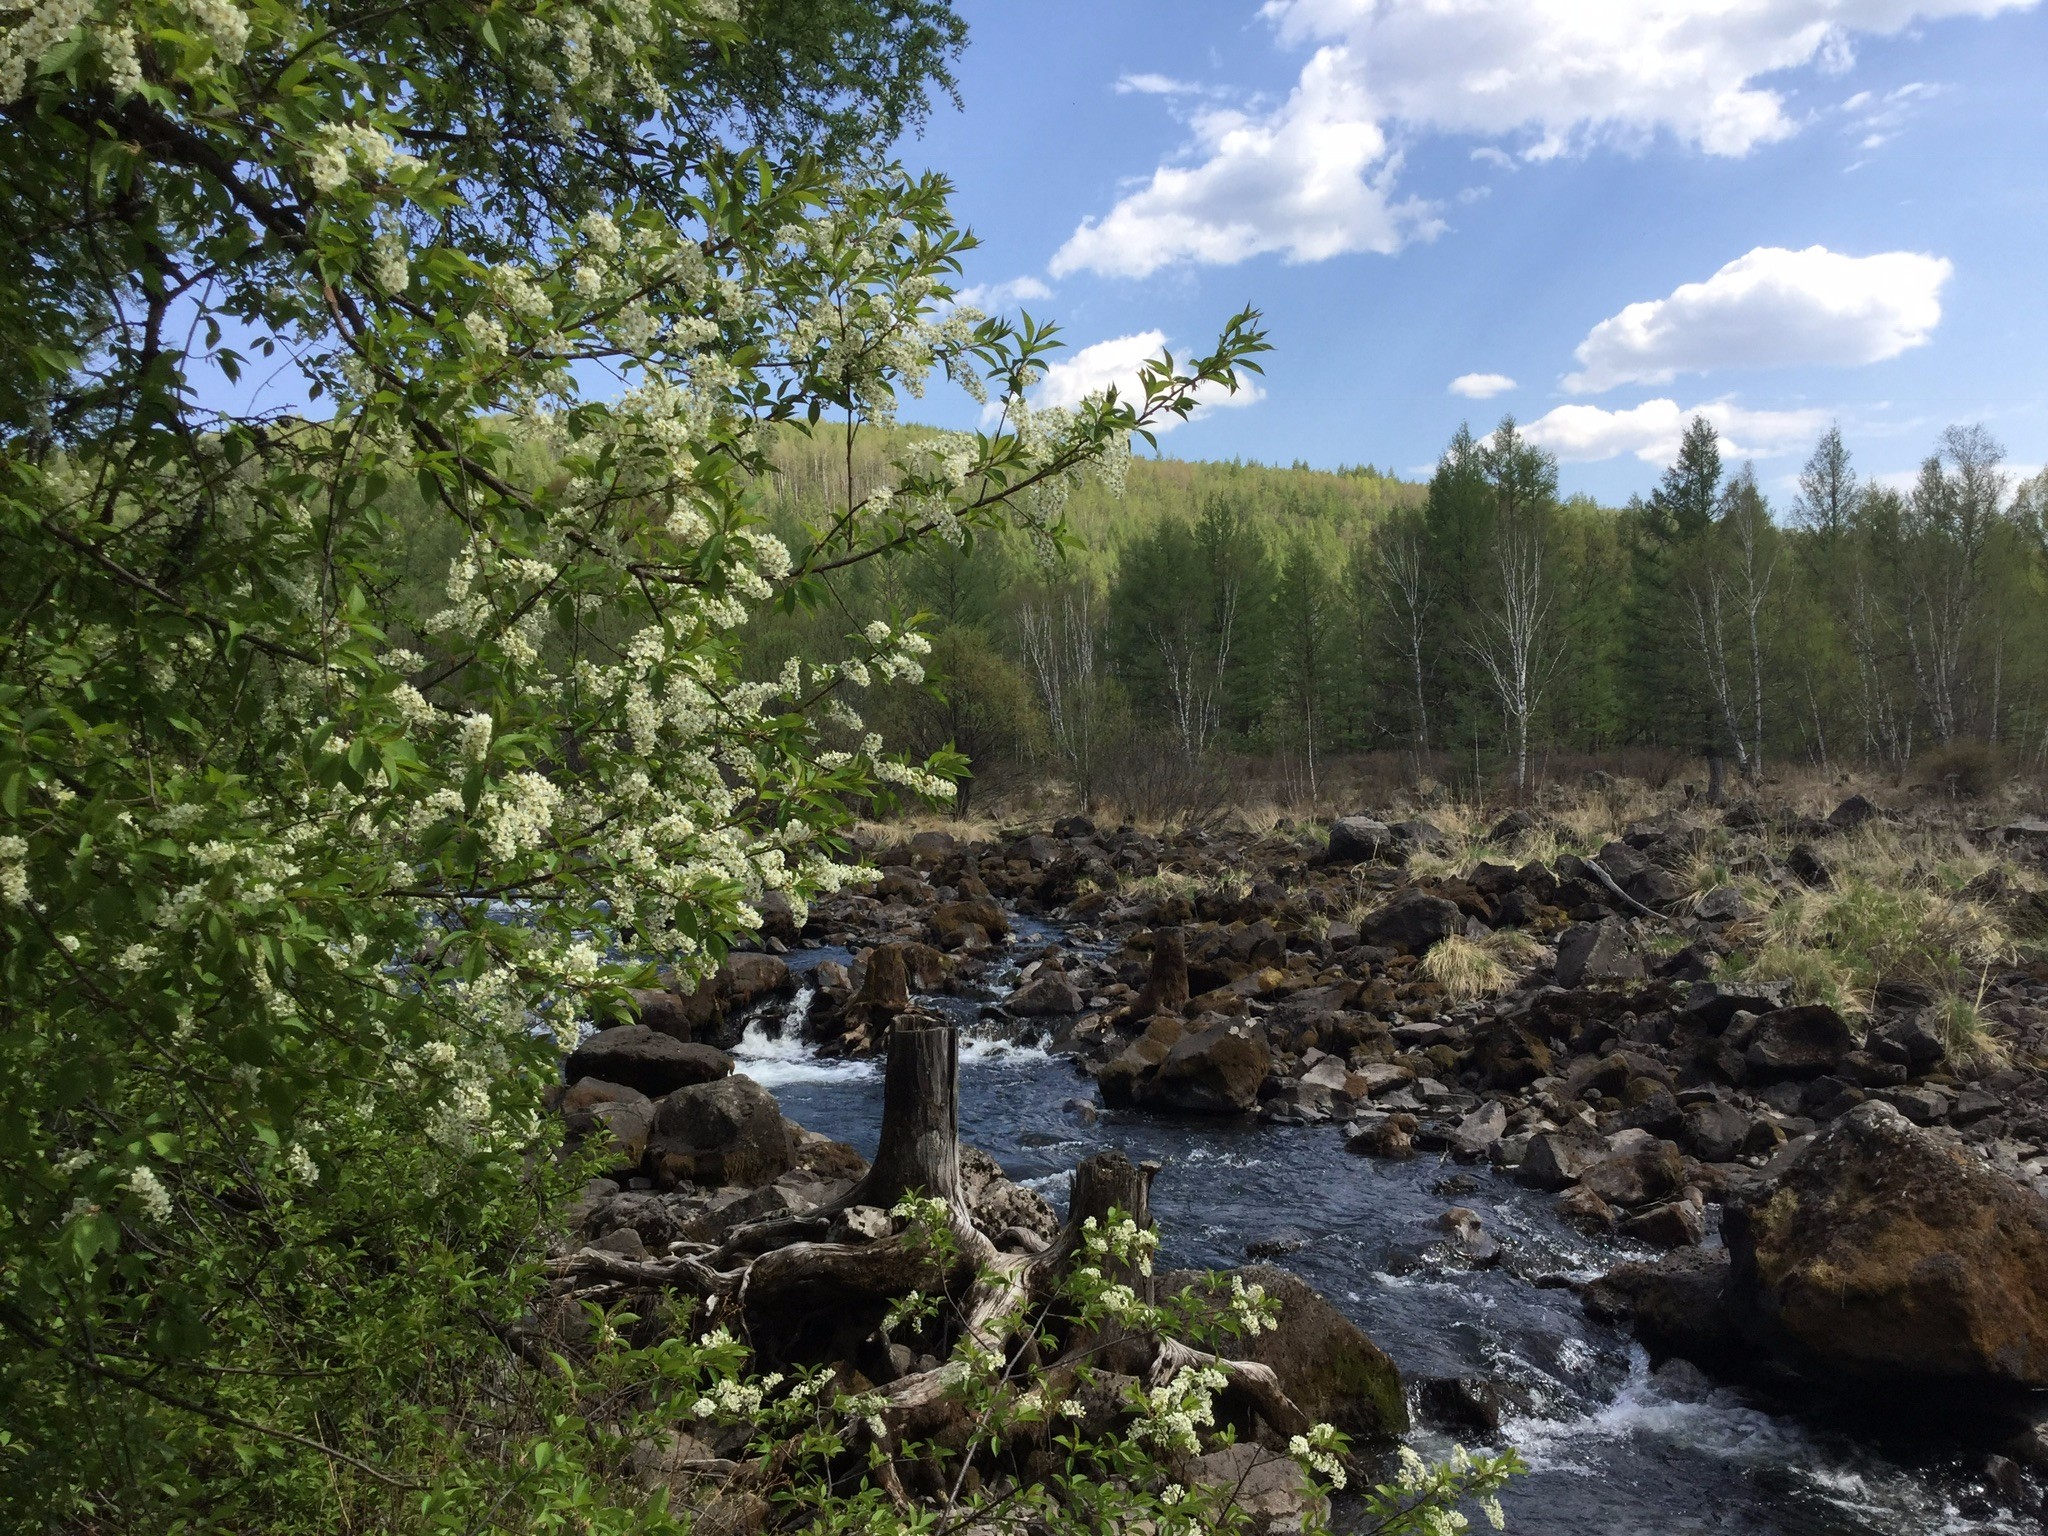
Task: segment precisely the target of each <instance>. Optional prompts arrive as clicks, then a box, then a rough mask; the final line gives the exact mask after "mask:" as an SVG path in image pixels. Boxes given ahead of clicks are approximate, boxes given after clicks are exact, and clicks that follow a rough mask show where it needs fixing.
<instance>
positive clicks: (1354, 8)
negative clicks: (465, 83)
mask: <svg viewBox="0 0 2048 1536" xmlns="http://www.w3.org/2000/svg"><path fill="white" fill-rule="evenodd" d="M962 9H963V11H964V12H965V13H966V14H967V16H968V17H969V20H970V24H971V26H972V28H973V34H972V41H971V43H970V45H969V49H968V52H967V55H966V58H965V60H964V61H963V67H962V69H961V71H960V78H961V90H962V95H963V97H964V99H965V108H964V110H963V111H960V112H952V111H950V110H947V109H941V110H939V111H938V112H937V113H936V114H935V115H934V118H933V120H932V122H931V124H930V125H929V127H928V128H927V130H926V131H925V133H924V134H923V136H922V137H921V138H918V139H914V140H908V141H906V142H905V143H904V144H903V145H902V146H901V149H900V152H901V154H902V155H903V157H904V158H905V160H906V161H907V162H909V163H910V164H912V165H916V166H931V167H934V168H936V169H940V170H943V171H945V172H947V173H948V174H949V175H950V176H952V177H953V178H954V180H955V182H956V183H957V186H958V199H957V208H958V211H959V213H960V215H961V216H962V217H963V218H964V219H965V220H966V221H967V222H968V223H970V224H971V225H972V226H973V227H974V229H975V230H976V232H977V233H978V234H979V235H980V236H981V237H982V240H983V242H984V244H983V247H982V249H981V250H979V251H978V252H976V253H974V255H973V256H972V257H971V258H970V265H969V270H968V281H969V282H970V283H974V284H977V285H980V286H981V287H982V288H983V289H984V290H985V294H984V296H983V297H982V299H981V303H982V307H984V308H1014V307H1017V306H1018V304H1019V303H1021V304H1022V306H1023V307H1028V308H1029V309H1030V310H1031V311H1032V312H1033V313H1034V314H1035V315H1039V316H1041V317H1046V316H1049V317H1052V318H1055V319H1058V320H1059V321H1060V322H1061V323H1062V324H1063V326H1064V328H1065V335H1066V338H1067V340H1068V342H1069V344H1070V346H1071V347H1072V348H1073V349H1075V352H1074V353H1073V354H1071V355H1072V356H1073V358H1074V361H1073V363H1072V364H1071V365H1070V366H1069V367H1068V368H1066V369H1065V370H1062V371H1061V372H1060V373H1059V374H1058V375H1057V376H1056V377H1054V378H1051V379H1049V380H1048V385H1047V388H1048V391H1049V393H1050V395H1052V396H1058V395H1061V394H1067V395H1072V394H1074V393H1077V392H1078V391H1080V390H1081V389H1083V388H1085V387H1088V386H1090V385H1094V384H1099V383H1101V382H1104V381H1106V380H1107V379H1109V378H1112V377H1114V376H1116V374H1117V373H1118V371H1119V370H1120V369H1121V368H1123V367H1127V366H1129V364H1130V362H1131V361H1132V360H1134V358H1135V356H1136V355H1137V354H1138V353H1140V352H1141V351H1142V350H1143V349H1144V346H1145V344H1146V342H1148V341H1149V340H1150V339H1152V337H1153V335H1154V333H1157V334H1158V335H1160V336H1163V337H1164V338H1165V339H1166V341H1167V342H1168V343H1169V344H1171V345H1173V346H1174V347H1175V348H1176V350H1180V351H1185V350H1186V349H1187V348H1189V347H1191V346H1193V345H1196V344H1199V343H1200V342H1202V341H1203V340H1205V339H1206V338H1207V337H1209V336H1213V334H1214V331H1215V327H1216V325H1217V324H1218V323H1219V322H1220V321H1221V320H1222V319H1223V318H1224V317H1225V316H1227V315H1228V314H1229V313H1230V312H1231V311H1232V310H1233V309H1235V308H1236V307H1237V306H1238V305H1240V304H1245V303H1250V304H1254V305H1256V306H1258V307H1259V308H1261V309H1262V310H1263V311H1264V312H1265V314H1266V317H1267V320H1268V323H1269V325H1270V328H1271V331H1272V335H1273V340H1274V342H1275V344H1276V347H1277V349H1278V350H1277V351H1276V353H1275V354H1274V355H1273V356H1272V357H1270V358H1269V359H1268V362H1267V376H1266V378H1265V380H1264V381H1263V383H1262V386H1261V389H1260V391H1259V395H1260V397H1259V398H1258V399H1256V400H1255V401H1252V402H1250V403H1246V404H1242V405H1238V406H1234V407H1232V408H1227V409H1215V410H1212V411H1209V412H1207V413H1206V414H1205V415H1203V416H1202V417H1201V418H1199V419H1198V420H1196V421H1194V422H1193V423H1191V424H1189V425H1187V426H1185V427H1183V428H1181V429H1179V430H1178V431H1177V432H1176V433H1175V434H1174V435H1173V436H1171V437H1169V438H1167V439H1166V440H1165V444H1164V447H1165V451H1166V452H1167V453H1169V454H1172V455H1175V456H1180V457H1189V458H1218V457H1230V456H1233V455H1241V456H1244V457H1247V458H1256V459H1262V460H1267V461H1274V462H1283V463H1284V462H1289V461H1293V460H1296V459H1301V460H1306V461H1307V462H1309V463H1311V464H1315V465H1318V466H1335V465H1338V464H1346V463H1351V464H1355V463H1364V462H1370V463H1374V464H1378V465H1380V466H1381V467H1383V468H1384V467H1393V468H1395V469H1399V470H1402V471H1404V472H1420V471H1422V470H1424V468H1425V467H1426V466H1427V465H1428V464H1430V463H1431V462H1432V461H1433V460H1434V459H1435V457H1436V455H1437V453H1438V452H1439V451H1440V450H1441V448H1442V446H1443V444H1444V442H1445V441H1446V440H1447V439H1448V438H1449V436H1450V434H1451V433H1452V432H1453V431H1454V430H1455V428H1456V427H1457V425H1458V423H1459V422H1460V421H1461V420H1467V419H1469V420H1470V421H1471V422H1472V423H1473V425H1474V428H1475V430H1484V429H1485V428H1487V427H1490V426H1491V425H1492V424H1493V423H1494V422H1495V421H1496V420H1497V419H1498V418H1499V416H1500V415H1501V413H1502V412H1503V411H1512V412H1514V414H1515V415H1516V417H1517V418H1518V419H1519V420H1520V421H1521V422H1522V423H1523V424H1524V425H1525V427H1528V428H1529V429H1530V430H1531V431H1532V433H1533V434H1534V435H1536V436H1537V437H1538V439H1539V440H1540V441H1543V442H1545V443H1546V445H1547V446H1549V447H1550V448H1551V449H1552V450H1553V451H1555V452H1556V453H1557V454H1558V455H1559V458H1560V460H1561V461H1562V470H1563V474H1562V478H1563V481H1564V485H1565V488H1566V489H1567V490H1583V491H1588V492H1591V493H1593V494H1595V495H1597V496H1599V497H1601V498H1602V499H1603V500H1611V501H1618V500H1621V499H1623V498H1625V497H1626V496H1627V495H1628V494H1629V493H1630V492H1631V491H1635V490H1643V489H1647V488H1648V487H1649V485H1650V484H1652V483H1653V482H1654V480H1655V478H1656V475H1657V473H1658V471H1659V469H1660V467H1661V464H1662V463H1663V462H1664V460H1665V458H1667V457H1668V454H1669V451H1670V449H1671V448H1672V447H1673V446H1675V442H1676V433H1677V430H1678V428H1679V427H1680V426H1682V423H1683V420H1684V419H1685V418H1686V417H1688V416H1689V415H1690V414H1691V412H1692V411H1693V410H1694V409H1695V408H1701V407H1705V408H1707V409H1708V412H1709V414H1710V416H1712V417H1713V418H1714V419H1716V421H1717V424H1719V425H1721V426H1722V427H1723V430H1724V433H1725V435H1726V436H1727V437H1728V438H1729V439H1730V441H1731V442H1732V443H1733V444H1734V446H1735V447H1736V448H1737V449H1738V450H1747V451H1748V452H1749V453H1751V454H1752V455H1753V456H1754V457H1755V459H1756V462H1757V468H1758V472H1759V475H1760V477H1761V478H1762V480H1763V481H1764V483H1765V485H1766V487H1767V489H1770V490H1772V491H1773V493H1774V494H1775V495H1778V496H1780V497H1783V496H1784V495H1786V494H1788V489H1787V488H1788V485H1789V478H1790V476H1791V475H1792V474H1793V473H1794V472H1795V471H1796V469H1797V467H1798V464H1799V462H1800V461H1801V460H1802V459H1803V458H1804V456H1805V454H1806V452H1807V450H1808V449H1809V448H1810V446H1811V444H1812V441H1813V438H1814V437H1815V436H1816V435H1817V433H1818V431H1819V430H1820V429H1821V428H1823V427H1824V426H1825V425H1826V423H1827V422H1828V421H1829V420H1831V419H1839V420H1840V422H1841V424H1842V427H1843V430H1844V433H1845V435H1846V436H1847V437H1848V440H1849V443H1850V446H1851V448H1852V450H1853V451H1854V453H1855V455H1856V458H1857V462H1858V465H1859V467H1860V468H1861V469H1862V470H1863V471H1864V472H1865V473H1866V474H1873V475H1888V474H1905V473H1908V472H1910V471H1911V470H1912V469H1913V468H1914V466H1915V465H1916V464H1917V462H1918V460H1919V459H1920V458H1921V457H1922V456H1923V455H1924V454H1925V453H1926V452H1928V451H1929V449H1930V447H1931V445H1932V443H1933V441H1934V438H1935V436H1936V434H1937V433H1938V432H1939V431H1940V430H1941V428H1942V427H1943V426H1944V425H1946V424H1947V423H1949V422H1951V421H1980V422H1982V423H1984V424H1985V425H1986V426H1987V427H1989V428H1990V429H1991V430H1992V432H1993V433H1994V434H1995V435H1996V436H1997V437H1998V438H1999V439H2000V440H2001V441H2002V442H2003V443H2004V444H2005V445H2006V447H2007V449H2008V451H2009V453H2010V457H2011V460H2012V462H2013V463H2014V464H2015V465H2016V466H2020V467H2022V468H2026V469H2029V470H2030V469H2032V468H2033V467H2036V466H2039V465H2041V464H2042V463H2043V462H2044V461H2048V377H2044V373H2043V368H2042V362H2043V359H2044V358H2048V304H2044V303H2043V302H2042V275H2043V253H2044V252H2048V238H2044V237H2048V174H2044V173H2048V92H2044V91H2043V90H2042V88H2041V75H2042V66H2043V65H2044V64H2048V7H2044V6H2043V5H2042V4H2040V3H2039V0H1741V3H1740V4H1734V5H1731V4H1729V3H1727V0H1274V3H1271V4H1267V5H1264V6H1261V5H1260V4H1259V3H1258V0H1111V3H1102V0H1096V3H1093V4H1081V3H1074V0H1031V3H1029V4H1020V3H1017V0H966V3H965V4H963V6H962ZM1020 292H1021V293H1022V294H1024V295H1026V297H1024V298H1022V299H1021V300H1019V299H1018V298H1016V297H1015V295H1017V294H1019V293H1020ZM1084 348H1090V349H1092V350H1088V351H1085V352H1084V351H1082V350H1081V349H1084ZM1486 375H1497V376H1498V378H1495V379H1492V380H1488V379H1486V378H1484V377H1483V376H1486ZM1467 376H1471V377H1469V378H1467V382H1466V383H1465V384H1464V385H1463V386H1462V387H1463V388H1464V389H1465V390H1466V391H1468V393H1467V394H1465V395H1460V394H1456V393H1453V392H1452V386H1453V382H1454V381H1455V380H1459V379H1460V378H1466V377H1467ZM1504 380H1512V381H1514V382H1513V384H1512V386H1508V385H1506V384H1505V383H1503V382H1502V381H1504ZM1489 389H1490V390H1493V391H1495V392H1492V393H1487V391H1488V390H1489ZM1474 396H1477V397H1476V398H1475V397H1474ZM919 414H921V415H923V416H925V417H928V418H936V419H944V420H949V421H952V422H955V423H958V424H966V423H967V422H969V421H971V419H972V414H971V411H970V409H969V408H968V407H967V406H966V405H965V404H964V403H959V404H955V403H951V402H944V401H940V400H937V399H934V400H933V401H932V402H929V405H928V407H927V408H926V409H925V410H923V411H922V412H920V413H919Z"/></svg>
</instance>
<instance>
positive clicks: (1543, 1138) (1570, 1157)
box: [1515, 1131, 1608, 1189]
mask: <svg viewBox="0 0 2048 1536" xmlns="http://www.w3.org/2000/svg"><path fill="white" fill-rule="evenodd" d="M1607 1155H1608V1151H1607V1147H1606V1145H1605V1144H1604V1143H1602V1142H1599V1141H1595V1140H1592V1139H1591V1138H1590V1137H1582V1136H1570V1135H1567V1134H1565V1133H1564V1132H1563V1131H1545V1132H1544V1133H1543V1134H1542V1135H1540V1136H1536V1137H1534V1138H1533V1139H1531V1141H1530V1142H1529V1150H1528V1151H1526V1152H1525V1153H1523V1154H1522V1161H1521V1163H1520V1165H1519V1166H1517V1167H1516V1169H1515V1182H1516V1183H1518V1184H1526V1185H1528V1186H1529V1187H1530V1188H1531V1189H1563V1188H1564V1187H1565V1186H1566V1185H1568V1184H1576V1183H1578V1182H1579V1180H1580V1178H1582V1177H1583V1176H1584V1175H1585V1172H1586V1170H1587V1169H1588V1168H1591V1167H1592V1166H1593V1165H1594V1164H1595V1163H1598V1162H1599V1161H1600V1160H1601V1159H1603V1158H1605V1157H1606V1156H1607Z"/></svg>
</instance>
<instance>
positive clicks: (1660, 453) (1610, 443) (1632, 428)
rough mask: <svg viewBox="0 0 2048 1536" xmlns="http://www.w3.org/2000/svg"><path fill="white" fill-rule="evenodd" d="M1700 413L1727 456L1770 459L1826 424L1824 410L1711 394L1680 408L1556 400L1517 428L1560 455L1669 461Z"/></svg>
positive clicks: (1805, 443)
mask: <svg viewBox="0 0 2048 1536" xmlns="http://www.w3.org/2000/svg"><path fill="white" fill-rule="evenodd" d="M1695 416H1704V417H1706V418H1707V420H1708V421H1710V422H1712V423H1713V424H1714V430H1715V431H1717V432H1719V433H1720V434H1721V452H1722V453H1723V454H1724V455H1725V456H1726V457H1729V458H1736V459H1743V458H1753V459H1770V458H1776V457H1778V456H1780V455H1782V454H1787V453H1794V452H1803V451H1805V450H1806V449H1807V448H1810V447H1811V446H1812V445H1813V441H1814V439H1815V438H1817V437H1819V436H1820V434H1821V433H1822V432H1824V431H1826V430H1827V426H1828V422H1829V420H1830V419H1831V418H1830V416H1829V414H1828V413H1827V412H1826V411H1755V410H1750V409H1748V408H1746V407H1744V406H1739V405H1736V404H1734V403H1733V402H1732V401H1728V400H1714V401H1710V402H1708V403H1707V404H1705V405H1695V406H1689V407H1687V408H1685V409H1683V410H1681V409H1680V408H1679V405H1678V402H1677V401H1675V400H1645V401H1644V402H1643V403H1642V404H1641V405H1637V406H1632V407H1630V408H1629V409H1627V410H1621V411H1610V410H1608V409H1606V408H1605V407H1603V406H1597V405H1560V406H1559V407H1557V409H1555V410H1553V411H1550V412H1548V413H1547V414H1545V415H1543V416H1539V417H1538V418H1537V419H1536V420H1534V421H1532V422H1529V423H1527V424H1526V425H1525V426H1524V427H1523V428H1522V431H1523V434H1524V435H1525V436H1526V437H1527V438H1528V439H1529V441H1531V442H1532V443H1535V444H1536V445H1537V446H1538V447H1542V448H1548V449H1549V450H1550V451H1551V452H1552V453H1554V454H1556V455H1557V456H1558V457H1559V458H1560V459H1566V460H1574V461H1580V462H1583V461H1586V460H1590V459H1613V458H1619V457H1620V456H1621V455H1622V454H1625V453H1632V454H1634V455H1635V456H1636V457H1637V458H1639V459H1641V460H1643V462H1645V463H1646V464H1658V465H1663V464H1669V463H1670V462H1671V461H1672V460H1673V459H1675V458H1677V457H1678V444H1679V440H1680V439H1681V438H1682V437H1684V435H1685V429H1686V425H1687V423H1689V422H1690V421H1691V420H1692V419H1693V417H1695Z"/></svg>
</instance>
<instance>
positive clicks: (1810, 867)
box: [1785, 843, 1835, 891]
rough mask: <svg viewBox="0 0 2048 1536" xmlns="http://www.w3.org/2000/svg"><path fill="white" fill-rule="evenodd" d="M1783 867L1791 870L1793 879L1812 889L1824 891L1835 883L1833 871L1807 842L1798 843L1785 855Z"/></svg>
mask: <svg viewBox="0 0 2048 1536" xmlns="http://www.w3.org/2000/svg"><path fill="white" fill-rule="evenodd" d="M1785 868H1786V869H1788V870H1790V871H1791V872H1792V878H1793V879H1795V880H1797V881H1798V882H1799V883H1800V884H1801V885H1804V886H1807V887H1809V888H1810V889H1812V890H1816V891H1824V890H1826V889H1827V888H1828V887H1829V886H1831V885H1833V884H1834V883H1835V874H1834V871H1833V870H1831V869H1829V868H1828V866H1827V861H1826V860H1825V859H1823V858H1822V857H1821V856H1820V855H1819V854H1817V853H1815V852H1814V851H1813V847H1812V845H1811V844H1809V843H1800V844H1798V845H1796V846H1795V847H1794V848H1793V850H1792V851H1791V852H1790V853H1788V854H1786V855H1785Z"/></svg>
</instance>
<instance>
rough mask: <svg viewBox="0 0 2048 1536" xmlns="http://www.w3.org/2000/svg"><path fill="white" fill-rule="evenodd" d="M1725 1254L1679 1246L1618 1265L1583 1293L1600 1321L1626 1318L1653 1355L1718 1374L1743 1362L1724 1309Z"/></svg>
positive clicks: (1719, 1250)
mask: <svg viewBox="0 0 2048 1536" xmlns="http://www.w3.org/2000/svg"><path fill="white" fill-rule="evenodd" d="M1728 1272H1729V1265H1728V1253H1727V1250H1726V1249H1722V1248H1681V1249H1679V1250H1678V1251H1677V1252H1675V1253H1672V1254H1668V1255H1666V1256H1665V1257H1664V1258H1662V1259H1659V1260H1657V1261H1656V1262H1655V1263H1651V1264H1622V1265H1618V1266H1616V1267H1615V1268H1614V1269H1612V1270H1609V1271H1608V1272H1607V1273H1606V1274H1605V1275H1602V1276H1601V1277H1600V1278H1599V1279H1598V1280H1595V1281H1594V1282H1593V1283H1592V1284H1591V1285H1589V1286H1587V1287H1586V1289H1585V1290H1584V1292H1583V1293H1582V1296H1583V1299H1584V1301H1585V1305H1586V1311H1587V1312H1588V1313H1589V1314H1591V1315H1592V1316H1593V1317H1595V1318H1598V1319H1599V1320H1600V1321H1602V1322H1610V1323H1626V1324H1628V1325H1629V1326H1631V1327H1632V1328H1633V1329H1634V1331H1635V1336H1636V1337H1637V1338H1638V1339H1640V1340H1641V1341H1642V1342H1643V1345H1644V1347H1645V1348H1647V1349H1648V1350H1649V1351H1650V1352H1651V1354H1652V1355H1657V1356H1662V1355H1681V1356H1683V1357H1684V1358H1685V1359H1687V1360H1690V1361H1692V1362H1693V1363H1694V1364H1696V1365H1702V1366H1705V1367H1706V1368H1707V1369H1709V1370H1711V1371H1714V1372H1716V1373H1717V1374H1727V1373H1729V1372H1731V1371H1733V1370H1735V1369H1736V1368H1738V1367H1739V1366H1741V1365H1743V1364H1745V1363H1747V1360H1748V1354H1747V1350H1746V1347H1745V1344H1744V1341H1743V1339H1742V1336H1741V1335H1740V1334H1739V1333H1738V1332H1737V1331H1736V1327H1735V1321H1734V1317H1733V1315H1732V1314H1731V1313H1730V1311H1729V1308H1728Z"/></svg>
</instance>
